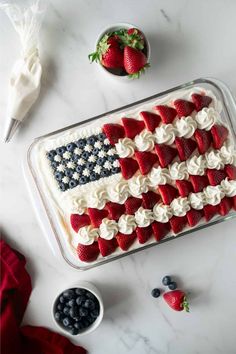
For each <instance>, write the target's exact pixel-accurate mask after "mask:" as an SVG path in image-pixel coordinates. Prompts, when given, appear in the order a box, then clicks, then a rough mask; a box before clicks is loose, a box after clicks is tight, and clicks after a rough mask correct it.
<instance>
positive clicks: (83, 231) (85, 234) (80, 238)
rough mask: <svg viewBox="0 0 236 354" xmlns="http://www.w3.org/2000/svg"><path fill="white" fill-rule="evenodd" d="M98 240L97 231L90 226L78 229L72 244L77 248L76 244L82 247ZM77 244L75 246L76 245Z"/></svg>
mask: <svg viewBox="0 0 236 354" xmlns="http://www.w3.org/2000/svg"><path fill="white" fill-rule="evenodd" d="M97 238H98V229H95V228H93V227H92V226H91V225H89V226H83V227H81V228H80V229H79V231H78V233H77V234H76V237H75V238H73V243H74V244H75V247H77V245H78V243H81V244H82V245H91V244H92V243H93V242H94V241H96V240H97ZM76 242H77V244H76Z"/></svg>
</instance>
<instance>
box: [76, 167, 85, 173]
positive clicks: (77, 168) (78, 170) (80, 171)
mask: <svg viewBox="0 0 236 354" xmlns="http://www.w3.org/2000/svg"><path fill="white" fill-rule="evenodd" d="M83 169H84V168H83V166H76V169H75V170H76V172H78V173H82V172H83Z"/></svg>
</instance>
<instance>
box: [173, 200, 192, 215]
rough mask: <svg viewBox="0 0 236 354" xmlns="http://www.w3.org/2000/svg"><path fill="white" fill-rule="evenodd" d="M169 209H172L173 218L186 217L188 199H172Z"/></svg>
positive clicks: (188, 207) (188, 208) (188, 206)
mask: <svg viewBox="0 0 236 354" xmlns="http://www.w3.org/2000/svg"><path fill="white" fill-rule="evenodd" d="M170 207H171V209H172V212H173V215H175V216H184V215H186V213H187V211H189V210H190V205H189V201H188V198H182V197H179V198H176V199H174V200H173V201H172V202H171V204H170Z"/></svg>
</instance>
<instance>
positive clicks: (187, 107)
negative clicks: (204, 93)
mask: <svg viewBox="0 0 236 354" xmlns="http://www.w3.org/2000/svg"><path fill="white" fill-rule="evenodd" d="M174 106H175V109H176V111H177V114H178V116H179V117H187V116H189V115H190V114H191V113H192V112H193V111H194V109H195V106H194V104H193V103H192V102H189V101H186V100H181V99H179V100H175V101H174Z"/></svg>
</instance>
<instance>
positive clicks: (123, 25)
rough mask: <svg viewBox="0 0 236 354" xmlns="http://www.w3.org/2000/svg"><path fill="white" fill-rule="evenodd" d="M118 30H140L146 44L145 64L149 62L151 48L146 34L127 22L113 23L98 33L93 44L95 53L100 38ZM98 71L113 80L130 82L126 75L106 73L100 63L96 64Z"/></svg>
mask: <svg viewBox="0 0 236 354" xmlns="http://www.w3.org/2000/svg"><path fill="white" fill-rule="evenodd" d="M116 28H117V29H118V28H126V29H129V28H137V29H138V30H140V31H141V32H142V34H143V35H144V39H145V42H146V46H147V62H149V60H150V56H151V47H150V42H149V40H148V38H147V36H146V34H145V33H144V32H143V31H142V30H141V29H140V27H139V26H136V25H134V24H132V23H128V22H117V23H114V24H112V25H109V26H106V27H104V28H103V30H101V31H100V33H99V35H98V36H97V39H96V42H95V51H96V50H97V45H98V42H99V41H100V40H101V39H102V37H103V36H104V35H105V34H106V33H107V32H110V31H111V30H113V31H114V30H115V29H116ZM98 65H99V67H100V69H101V70H102V71H103V72H106V73H107V74H108V75H109V76H110V77H113V78H116V77H117V78H119V79H121V80H128V81H132V80H130V78H129V77H128V75H123V76H120V75H116V74H113V73H111V72H110V71H108V70H107V69H106V68H105V67H104V66H103V65H102V64H101V63H98Z"/></svg>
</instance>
